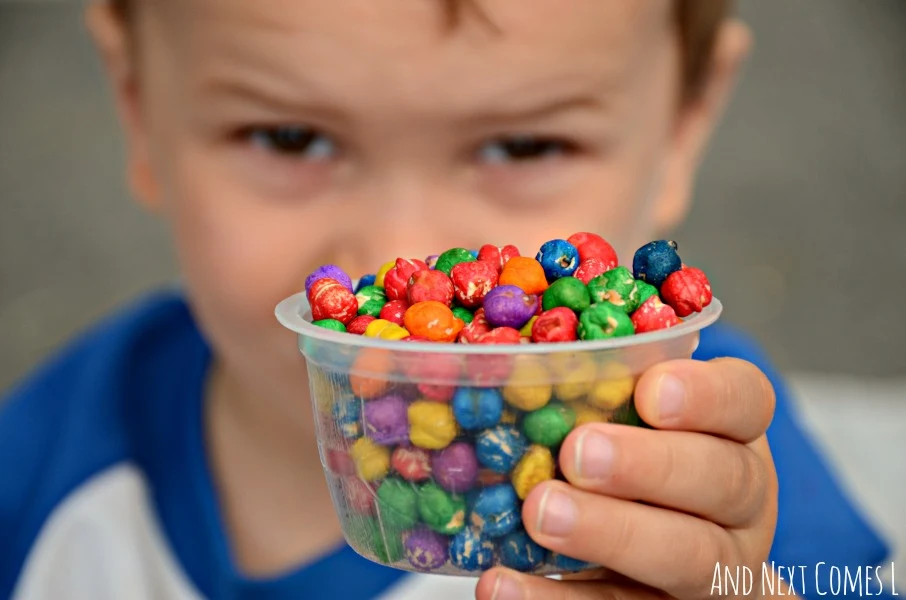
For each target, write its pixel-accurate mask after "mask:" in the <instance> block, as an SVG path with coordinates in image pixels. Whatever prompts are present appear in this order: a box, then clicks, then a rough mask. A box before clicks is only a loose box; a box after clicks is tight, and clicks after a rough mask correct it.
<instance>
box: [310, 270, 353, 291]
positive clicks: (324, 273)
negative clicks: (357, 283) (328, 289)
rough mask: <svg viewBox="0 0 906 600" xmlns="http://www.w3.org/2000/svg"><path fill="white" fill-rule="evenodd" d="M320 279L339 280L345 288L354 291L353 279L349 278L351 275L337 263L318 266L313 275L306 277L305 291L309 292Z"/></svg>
mask: <svg viewBox="0 0 906 600" xmlns="http://www.w3.org/2000/svg"><path fill="white" fill-rule="evenodd" d="M319 279H333V280H334V281H338V282H339V283H340V284H342V285H343V287H344V288H346V289H347V290H349V291H350V292H351V291H352V279H350V278H349V275H347V274H346V271H344V270H343V269H341V268H340V267H338V266H337V265H324V266H322V267H318V268H317V269H316V270H315V271H314V272H313V273H312V274H311V275H309V276H308V277H306V278H305V293H306V294H307V293H308V292H309V290H311V286H312V285H314V283H315V282H316V281H318V280H319Z"/></svg>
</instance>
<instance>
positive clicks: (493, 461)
mask: <svg viewBox="0 0 906 600" xmlns="http://www.w3.org/2000/svg"><path fill="white" fill-rule="evenodd" d="M526 447H527V442H526V441H525V436H524V435H522V432H521V431H519V430H518V429H517V428H516V427H514V426H513V425H498V426H497V427H492V428H490V429H486V430H485V431H482V432H481V433H480V434H478V438H477V439H476V441H475V455H476V457H477V458H478V462H479V464H481V466H483V467H487V468H488V469H490V470H492V471H494V472H495V473H502V474H504V475H506V474H507V473H509V472H510V471H512V470H513V467H515V466H516V463H517V462H519V459H520V458H522V455H523V454H525V449H526Z"/></svg>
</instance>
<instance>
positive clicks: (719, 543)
mask: <svg viewBox="0 0 906 600" xmlns="http://www.w3.org/2000/svg"><path fill="white" fill-rule="evenodd" d="M704 525H705V527H704V531H703V532H702V535H692V536H689V537H688V538H687V539H688V542H687V544H686V545H687V548H686V550H687V552H688V555H687V557H686V559H685V560H684V563H685V565H686V568H685V569H684V570H683V571H682V574H681V576H680V578H679V579H678V580H677V581H675V582H673V585H671V587H670V588H669V589H674V590H681V594H680V595H681V596H682V597H689V598H696V597H704V596H707V595H708V589H707V588H708V586H709V585H710V583H707V584H706V583H705V582H710V581H711V575H712V574H713V572H714V565H716V564H717V563H718V562H720V563H721V564H733V563H732V562H727V561H728V559H729V560H732V559H730V558H729V557H731V556H732V555H733V552H732V551H731V550H730V547H729V542H728V540H727V535H726V532H725V531H724V530H723V529H722V528H721V527H720V526H719V525H717V524H715V523H712V522H710V521H705V522H704Z"/></svg>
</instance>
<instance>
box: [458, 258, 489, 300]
mask: <svg viewBox="0 0 906 600" xmlns="http://www.w3.org/2000/svg"><path fill="white" fill-rule="evenodd" d="M450 277H451V279H452V280H453V295H454V297H455V298H456V301H457V302H459V303H460V304H461V305H462V306H464V307H467V308H477V307H479V306H481V303H482V301H483V300H484V298H485V296H486V295H487V294H488V292H490V291H491V290H493V289H494V287H495V286H496V285H497V277H498V276H497V270H496V269H495V268H494V266H493V265H492V264H491V263H489V262H484V261H475V262H464V263H459V264H458V265H456V266H454V267H453V270H452V271H451V274H450Z"/></svg>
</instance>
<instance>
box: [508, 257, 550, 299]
mask: <svg viewBox="0 0 906 600" xmlns="http://www.w3.org/2000/svg"><path fill="white" fill-rule="evenodd" d="M497 283H498V285H515V286H516V287H518V288H520V289H521V290H522V291H523V292H525V293H526V294H542V293H544V290H546V289H547V278H546V277H545V275H544V268H543V267H542V266H541V264H540V263H539V262H538V261H537V260H535V259H533V258H529V257H526V256H514V257H513V258H511V259H510V260H509V261H507V263H506V265H504V267H503V271H501V273H500V278H499V279H498V281H497Z"/></svg>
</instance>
